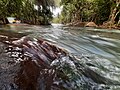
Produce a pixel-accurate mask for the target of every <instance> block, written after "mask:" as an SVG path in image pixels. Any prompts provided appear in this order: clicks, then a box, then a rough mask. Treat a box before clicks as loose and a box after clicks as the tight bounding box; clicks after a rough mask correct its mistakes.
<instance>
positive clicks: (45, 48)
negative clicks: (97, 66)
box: [0, 37, 113, 90]
mask: <svg viewBox="0 0 120 90" xmlns="http://www.w3.org/2000/svg"><path fill="white" fill-rule="evenodd" d="M2 53H3V52H2ZM4 54H5V57H8V58H9V59H10V60H9V59H7V61H4V59H3V60H2V59H1V61H4V62H5V63H8V64H10V65H11V66H10V67H9V68H2V67H1V68H2V69H1V73H0V87H1V88H0V89H1V90H3V89H5V90H86V89H87V90H88V89H89V90H101V89H104V88H105V85H110V84H113V82H112V81H111V80H109V79H106V78H105V77H102V76H101V75H99V74H97V73H96V72H94V71H93V70H91V69H89V68H88V67H86V66H84V65H82V64H81V63H80V61H78V60H77V59H76V58H74V57H73V56H72V55H70V54H69V53H68V52H67V51H65V50H63V49H61V48H59V47H57V46H55V45H53V44H51V43H49V42H46V41H45V40H42V39H34V38H30V37H23V38H21V39H19V40H16V41H11V43H9V45H7V48H6V52H4ZM5 57H4V58H5ZM7 66H8V65H7Z"/></svg>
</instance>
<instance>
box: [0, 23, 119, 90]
mask: <svg viewBox="0 0 120 90" xmlns="http://www.w3.org/2000/svg"><path fill="white" fill-rule="evenodd" d="M119 34H120V31H119V30H104V29H94V28H80V27H65V26H62V25H56V24H54V25H53V26H34V25H33V26H29V25H25V26H2V27H1V28H0V42H1V44H0V57H1V59H0V70H1V71H0V86H1V87H0V89H6V90H13V89H15V90H16V89H18V88H21V87H22V89H24V90H26V89H30V88H31V90H35V89H39V90H46V88H47V87H51V90H52V89H53V90H61V89H62V90H66V89H67V90H93V89H94V90H101V89H105V90H106V89H108V90H109V89H110V90H116V89H118V90H119V89H120V87H119V81H120V37H119V36H120V35H119ZM23 36H27V37H30V38H31V39H30V40H28V41H29V44H25V43H23V44H24V46H27V47H29V48H26V49H24V48H23V47H16V45H11V42H12V41H14V40H17V39H20V38H21V37H23ZM40 38H42V39H44V40H46V41H48V42H50V43H52V44H54V45H56V46H57V47H60V48H62V49H65V50H67V51H68V53H69V55H67V56H64V55H63V56H62V57H59V58H58V60H55V59H52V60H54V61H53V62H50V63H49V64H52V65H54V66H55V67H56V69H55V68H54V69H51V68H49V69H47V68H46V69H40V68H39V67H38V66H37V65H41V63H42V62H39V64H36V61H34V62H32V61H31V59H30V58H29V57H24V58H25V61H24V60H23V59H24V58H23V57H22V56H21V55H23V54H24V52H29V55H33V56H32V60H40V61H41V60H49V59H47V58H45V56H44V55H47V54H45V53H43V54H42V56H41V49H40V46H37V45H38V43H36V40H38V39H40ZM28 45H29V46H28ZM6 48H7V50H8V49H9V50H8V51H9V52H8V53H6V51H5V50H6ZM11 48H12V51H10V50H11ZM22 48H23V49H22ZM23 50H24V51H23ZM43 50H45V49H42V51H43ZM48 51H49V49H48ZM45 52H46V51H45ZM51 52H52V51H51ZM27 54H28V53H27ZM49 54H50V52H49ZM16 55H17V56H16ZM11 56H12V58H11ZM18 57H19V58H18ZM40 57H42V59H40ZM47 57H48V55H47ZM29 59H30V60H29ZM43 62H45V61H43ZM48 62H49V61H47V62H46V63H48ZM49 64H44V65H47V66H44V67H49ZM31 67H32V68H31ZM42 67H43V66H42ZM42 70H43V71H42ZM38 72H39V73H38ZM44 75H45V76H44ZM46 77H48V78H46ZM3 78H4V79H3ZM30 78H32V79H30ZM49 79H50V80H49ZM14 82H15V83H14ZM47 82H49V83H47ZM50 83H51V84H50ZM26 86H27V87H26ZM37 87H40V88H37Z"/></svg>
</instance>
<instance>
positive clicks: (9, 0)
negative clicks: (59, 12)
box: [0, 0, 55, 24]
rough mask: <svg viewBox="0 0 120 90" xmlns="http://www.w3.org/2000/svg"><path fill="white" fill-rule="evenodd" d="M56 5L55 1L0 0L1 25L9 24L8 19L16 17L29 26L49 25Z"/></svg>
mask: <svg viewBox="0 0 120 90" xmlns="http://www.w3.org/2000/svg"><path fill="white" fill-rule="evenodd" d="M54 5H55V3H54V0H0V23H2V24H6V23H8V21H7V19H6V18H7V17H16V18H17V19H20V20H22V22H26V23H29V24H49V21H50V20H51V19H52V12H51V10H50V8H52V7H54ZM36 7H37V8H36Z"/></svg>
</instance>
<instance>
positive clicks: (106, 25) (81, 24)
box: [65, 21, 120, 30]
mask: <svg viewBox="0 0 120 90" xmlns="http://www.w3.org/2000/svg"><path fill="white" fill-rule="evenodd" d="M65 25H66V26H75V27H96V28H101V29H118V30H120V25H117V24H111V23H110V22H105V23H103V24H102V25H97V24H95V23H94V22H80V21H76V22H72V23H67V24H65Z"/></svg>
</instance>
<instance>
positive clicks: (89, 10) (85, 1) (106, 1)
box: [60, 0, 120, 25]
mask: <svg viewBox="0 0 120 90" xmlns="http://www.w3.org/2000/svg"><path fill="white" fill-rule="evenodd" d="M61 6H63V10H62V13H61V16H60V19H61V22H62V23H69V22H75V21H81V22H90V21H92V22H95V23H96V24H98V25H101V24H103V23H105V22H109V23H110V24H111V25H113V24H120V0H61Z"/></svg>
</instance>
